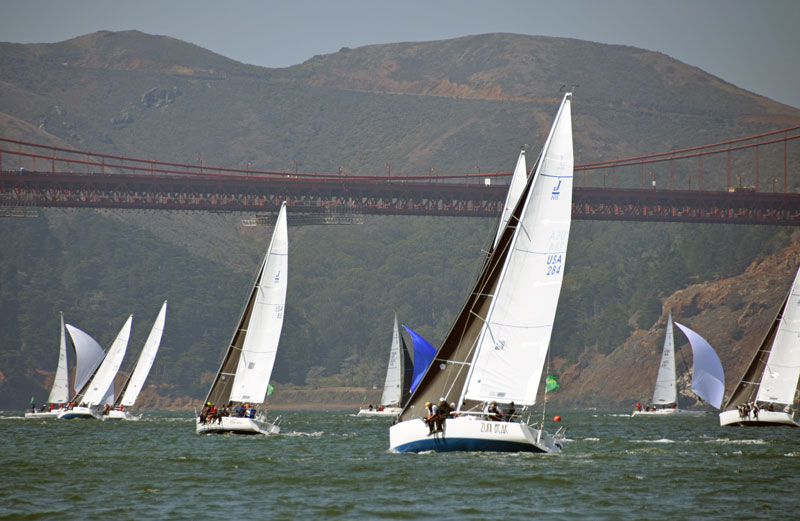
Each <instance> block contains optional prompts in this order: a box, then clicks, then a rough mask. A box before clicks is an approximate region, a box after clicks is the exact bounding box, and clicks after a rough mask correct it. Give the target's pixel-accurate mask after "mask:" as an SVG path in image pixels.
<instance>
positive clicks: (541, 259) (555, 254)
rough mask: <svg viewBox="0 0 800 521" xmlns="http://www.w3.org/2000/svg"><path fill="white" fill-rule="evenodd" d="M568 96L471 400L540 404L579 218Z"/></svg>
mask: <svg viewBox="0 0 800 521" xmlns="http://www.w3.org/2000/svg"><path fill="white" fill-rule="evenodd" d="M570 101H571V94H570V93H567V94H566V95H565V96H564V100H563V101H562V103H561V107H560V108H559V111H558V115H557V116H556V119H555V121H554V123H553V127H552V129H551V130H550V135H549V136H548V138H547V142H546V143H545V146H544V149H543V150H542V156H541V160H540V162H539V164H538V167H537V169H536V173H535V174H534V175H535V177H534V179H533V181H531V182H532V183H534V184H533V186H532V187H531V189H530V191H529V194H528V198H527V199H526V201H525V205H524V207H523V209H522V213H521V214H520V223H519V225H518V226H517V228H516V230H515V232H514V237H513V239H512V242H511V245H510V248H511V251H510V252H509V255H508V257H507V259H506V261H505V265H504V266H503V269H502V272H501V274H500V278H499V280H498V283H497V287H496V290H495V294H494V298H493V299H492V302H491V306H490V308H489V311H488V314H487V317H486V321H485V322H484V324H483V328H482V330H481V333H480V336H479V338H478V341H477V346H476V349H477V352H476V354H475V356H474V358H473V362H472V366H471V368H470V374H469V376H468V378H467V385H466V393H465V396H466V398H468V399H472V400H478V401H490V400H502V401H504V402H509V401H514V402H516V403H517V404H524V405H532V404H533V403H535V401H536V392H537V388H538V386H539V382H540V380H541V376H542V369H543V367H544V362H545V357H546V354H547V350H548V346H549V343H550V335H551V333H552V330H553V320H554V318H555V313H556V306H557V305H558V296H559V293H560V291H561V281H562V279H563V275H564V259H565V256H566V253H567V241H568V238H569V228H570V220H571V216H572V173H573V153H572V118H571V109H570Z"/></svg>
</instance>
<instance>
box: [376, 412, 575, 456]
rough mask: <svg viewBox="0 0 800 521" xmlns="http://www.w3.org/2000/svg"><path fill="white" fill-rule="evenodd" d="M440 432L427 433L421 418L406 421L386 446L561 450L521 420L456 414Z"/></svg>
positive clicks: (418, 449)
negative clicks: (485, 418)
mask: <svg viewBox="0 0 800 521" xmlns="http://www.w3.org/2000/svg"><path fill="white" fill-rule="evenodd" d="M443 431H444V432H440V433H436V434H432V435H429V434H428V432H429V431H428V426H427V424H425V422H423V421H422V419H413V420H406V421H403V422H400V423H397V424H395V425H393V426H392V427H391V428H390V429H389V448H390V450H393V451H395V452H425V451H435V452H452V451H467V452H541V453H550V452H561V442H560V441H559V440H556V439H555V438H553V437H551V436H550V435H549V434H548V433H547V432H545V431H544V430H539V429H534V428H533V427H531V426H529V425H526V424H524V423H511V422H493V421H484V420H481V419H478V418H475V417H471V416H459V417H456V418H448V419H447V421H445V424H444V429H443Z"/></svg>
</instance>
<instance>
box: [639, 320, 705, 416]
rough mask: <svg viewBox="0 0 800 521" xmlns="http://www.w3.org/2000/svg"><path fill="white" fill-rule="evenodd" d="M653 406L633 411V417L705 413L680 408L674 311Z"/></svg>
mask: <svg viewBox="0 0 800 521" xmlns="http://www.w3.org/2000/svg"><path fill="white" fill-rule="evenodd" d="M651 404H652V406H650V405H648V406H647V407H646V408H645V409H644V410H636V411H633V416H675V415H681V416H701V415H703V414H705V411H695V410H689V409H679V408H678V386H677V378H676V376H675V337H674V332H673V327H672V311H670V312H669V315H668V317H667V331H666V334H665V336H664V350H663V352H662V354H661V365H660V366H659V367H658V376H656V386H655V389H654V390H653V400H652V402H651Z"/></svg>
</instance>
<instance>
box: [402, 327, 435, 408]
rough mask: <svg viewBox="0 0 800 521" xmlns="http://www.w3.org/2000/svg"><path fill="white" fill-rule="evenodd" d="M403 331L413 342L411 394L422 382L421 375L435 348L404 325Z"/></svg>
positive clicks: (429, 362) (430, 360) (433, 355)
mask: <svg viewBox="0 0 800 521" xmlns="http://www.w3.org/2000/svg"><path fill="white" fill-rule="evenodd" d="M403 329H405V330H406V331H407V332H408V334H409V335H411V341H412V342H414V375H413V376H412V378H411V392H412V393H413V392H414V389H416V388H417V385H419V381H420V380H422V375H424V374H425V371H426V370H427V369H428V366H429V365H430V364H431V362H432V361H433V358H434V357H435V356H436V348H435V347H433V346H432V345H431V344H430V342H428V341H427V340H425V339H424V338H422V337H421V336H419V335H418V334H417V333H415V332H414V331H412V330H410V329H409V328H408V327H406V326H405V325H404V326H403Z"/></svg>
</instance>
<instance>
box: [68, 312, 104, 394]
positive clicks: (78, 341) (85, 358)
mask: <svg viewBox="0 0 800 521" xmlns="http://www.w3.org/2000/svg"><path fill="white" fill-rule="evenodd" d="M67 332H68V333H69V336H70V338H71V339H72V345H73V346H74V347H75V364H76V367H75V382H74V383H75V388H74V389H73V393H74V394H77V393H80V392H82V391H83V388H84V387H85V386H86V383H87V382H88V381H89V378H91V377H92V375H93V374H94V372H95V370H96V369H97V366H99V365H100V363H101V362H102V361H103V357H104V356H105V354H106V353H105V351H104V350H103V348H102V347H101V346H100V344H98V343H97V341H96V340H95V339H94V338H92V337H91V336H89V335H88V334H87V333H85V332H84V331H81V330H80V329H78V328H77V327H75V326H73V325H70V324H67Z"/></svg>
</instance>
